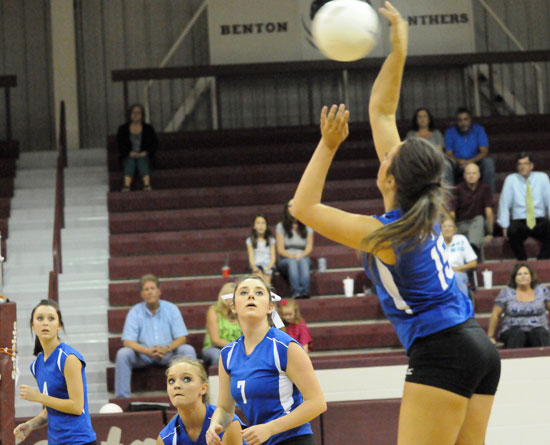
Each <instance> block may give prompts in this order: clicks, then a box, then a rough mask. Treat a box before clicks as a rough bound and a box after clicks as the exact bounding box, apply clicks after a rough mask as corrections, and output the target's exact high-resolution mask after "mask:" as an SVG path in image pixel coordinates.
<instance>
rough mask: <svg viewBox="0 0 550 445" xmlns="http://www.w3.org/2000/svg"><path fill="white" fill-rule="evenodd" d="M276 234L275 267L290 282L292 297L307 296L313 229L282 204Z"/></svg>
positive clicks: (286, 205)
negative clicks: (280, 218) (276, 260)
mask: <svg viewBox="0 0 550 445" xmlns="http://www.w3.org/2000/svg"><path fill="white" fill-rule="evenodd" d="M275 231H276V236H277V253H278V255H279V259H278V262H277V268H278V269H279V270H280V271H281V274H283V275H284V276H285V277H287V278H288V280H289V282H290V291H291V294H292V298H309V274H310V269H311V260H310V258H309V254H310V253H311V250H312V249H313V230H312V229H310V228H309V227H306V226H305V225H304V224H303V223H301V222H300V221H298V220H297V219H295V218H294V217H293V216H292V215H291V214H290V213H289V211H288V202H287V203H286V204H285V206H284V211H283V220H282V221H281V222H279V223H278V224H277V228H276V229H275Z"/></svg>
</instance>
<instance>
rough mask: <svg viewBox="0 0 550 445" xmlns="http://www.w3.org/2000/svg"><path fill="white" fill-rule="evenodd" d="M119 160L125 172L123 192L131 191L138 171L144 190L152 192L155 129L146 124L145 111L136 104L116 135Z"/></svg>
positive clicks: (156, 143)
mask: <svg viewBox="0 0 550 445" xmlns="http://www.w3.org/2000/svg"><path fill="white" fill-rule="evenodd" d="M116 140H117V145H118V153H119V159H120V162H121V164H122V169H123V170H124V187H123V188H122V191H123V192H128V191H130V187H131V186H132V180H133V178H134V176H135V174H136V171H137V172H138V173H139V174H140V176H141V179H142V181H143V189H144V190H151V166H152V164H153V160H154V156H155V152H156V150H157V146H158V140H157V134H156V133H155V129H154V128H153V127H152V126H151V125H149V124H147V123H145V109H144V108H143V106H142V105H140V104H135V105H132V106H131V107H130V109H129V110H128V121H127V122H126V123H125V124H123V125H121V126H120V127H118V132H117V135H116Z"/></svg>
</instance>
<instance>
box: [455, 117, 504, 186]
mask: <svg viewBox="0 0 550 445" xmlns="http://www.w3.org/2000/svg"><path fill="white" fill-rule="evenodd" d="M445 150H446V153H447V156H448V157H450V158H451V159H452V160H453V162H454V163H455V165H456V169H455V178H458V177H460V176H461V175H462V170H463V169H464V167H466V165H468V164H469V163H471V162H474V163H476V164H477V165H479V168H480V170H481V177H482V178H483V181H484V182H486V183H487V184H489V187H491V191H492V192H493V193H494V192H495V162H494V160H493V159H492V158H491V157H489V140H488V139H487V134H486V133H485V129H484V128H483V127H482V126H481V125H479V124H475V123H472V115H471V114H470V112H469V111H468V109H467V108H459V109H458V110H457V112H456V125H453V126H452V127H450V128H449V129H448V130H447V131H446V133H445Z"/></svg>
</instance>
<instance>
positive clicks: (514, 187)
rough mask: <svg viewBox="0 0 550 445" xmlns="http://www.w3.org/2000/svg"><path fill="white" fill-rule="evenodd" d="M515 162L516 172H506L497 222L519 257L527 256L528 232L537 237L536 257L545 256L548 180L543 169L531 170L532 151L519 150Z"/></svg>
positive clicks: (549, 247) (549, 227) (549, 235)
mask: <svg viewBox="0 0 550 445" xmlns="http://www.w3.org/2000/svg"><path fill="white" fill-rule="evenodd" d="M516 162H517V164H516V165H517V169H518V172H517V173H512V174H511V175H508V176H507V177H506V180H505V181H504V186H503V187H502V193H501V194H500V201H499V205H498V220H497V222H498V223H499V225H500V226H501V227H502V229H503V232H504V237H506V238H508V242H509V243H510V246H511V247H512V250H513V251H514V255H515V256H516V258H517V259H518V260H519V261H524V260H526V259H527V253H526V252H525V247H524V245H523V242H524V241H525V240H526V239H527V238H528V237H529V236H532V237H533V238H535V239H537V240H539V241H540V250H539V254H538V256H537V258H538V259H539V260H542V259H548V258H550V221H549V220H548V215H549V213H550V181H549V180H548V175H547V174H546V173H543V172H534V171H533V168H534V166H535V164H534V161H533V155H532V154H531V153H527V152H521V153H520V154H518V155H517V157H516ZM510 214H511V218H510ZM510 219H511V221H510Z"/></svg>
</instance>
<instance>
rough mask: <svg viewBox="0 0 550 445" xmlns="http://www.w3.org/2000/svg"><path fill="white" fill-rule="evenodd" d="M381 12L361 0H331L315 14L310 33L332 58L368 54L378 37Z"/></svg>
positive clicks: (344, 59) (349, 57)
mask: <svg viewBox="0 0 550 445" xmlns="http://www.w3.org/2000/svg"><path fill="white" fill-rule="evenodd" d="M379 27H380V23H379V20H378V14H377V13H376V11H375V10H374V9H372V7H371V6H370V5H369V4H368V3H365V2H363V1H361V0H332V1H331V2H328V3H326V4H325V5H323V7H322V8H321V9H319V11H318V12H317V14H315V16H314V17H313V23H312V26H311V33H312V35H313V41H314V42H315V45H317V48H319V50H320V51H321V52H322V53H323V54H324V55H325V56H327V57H328V58H329V59H333V60H337V61H340V62H351V61H353V60H358V59H361V58H362V57H365V56H366V55H367V54H368V53H369V52H371V50H372V49H373V48H374V46H375V45H376V43H377V41H378V33H379Z"/></svg>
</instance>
